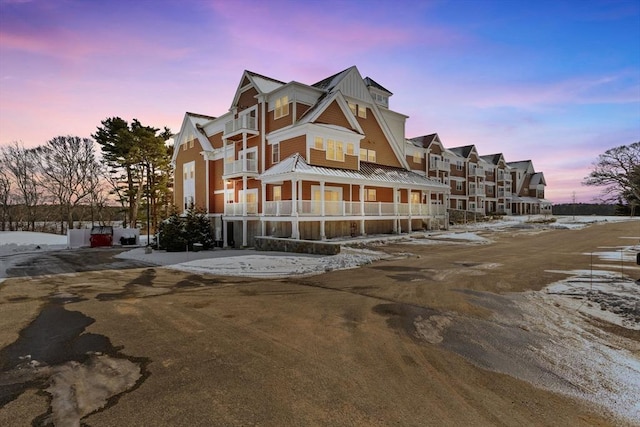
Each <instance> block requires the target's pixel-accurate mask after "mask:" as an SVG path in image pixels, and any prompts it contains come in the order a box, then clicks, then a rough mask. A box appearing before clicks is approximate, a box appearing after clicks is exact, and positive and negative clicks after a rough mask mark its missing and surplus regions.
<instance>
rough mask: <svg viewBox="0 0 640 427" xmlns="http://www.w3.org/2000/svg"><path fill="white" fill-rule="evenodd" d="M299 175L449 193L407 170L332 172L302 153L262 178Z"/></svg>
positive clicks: (368, 167) (364, 166)
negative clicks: (308, 160)
mask: <svg viewBox="0 0 640 427" xmlns="http://www.w3.org/2000/svg"><path fill="white" fill-rule="evenodd" d="M291 174H296V175H299V176H306V177H313V178H314V179H316V180H317V179H321V177H326V178H328V179H330V180H332V181H334V182H341V181H342V180H344V181H345V182H354V183H372V182H377V183H380V184H382V185H385V184H386V185H396V184H397V185H413V186H415V187H421V188H426V187H429V188H431V189H440V190H443V191H444V190H447V189H449V186H448V185H444V184H442V183H439V182H437V181H435V180H432V179H429V178H426V177H424V176H422V175H419V174H417V173H415V172H411V171H408V170H406V169H404V168H398V167H392V166H383V165H378V164H375V163H368V162H360V170H357V171H356V170H351V169H338V168H328V167H322V166H314V165H310V164H308V163H307V162H306V161H305V159H304V158H303V157H302V155H300V154H299V153H295V154H292V155H291V156H289V157H287V158H286V159H284V160H282V161H281V162H280V163H278V164H276V165H274V166H273V167H271V168H269V169H268V170H267V171H265V172H264V173H263V174H262V175H260V177H259V179H261V180H263V181H267V182H268V181H270V180H273V181H276V180H282V179H283V176H284V175H291Z"/></svg>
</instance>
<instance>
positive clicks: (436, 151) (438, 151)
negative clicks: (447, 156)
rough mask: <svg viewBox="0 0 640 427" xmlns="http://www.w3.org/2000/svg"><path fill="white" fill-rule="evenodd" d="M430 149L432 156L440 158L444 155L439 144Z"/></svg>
mask: <svg viewBox="0 0 640 427" xmlns="http://www.w3.org/2000/svg"><path fill="white" fill-rule="evenodd" d="M429 149H430V151H431V154H436V155H438V156H439V155H441V154H442V148H440V146H439V145H437V144H432V145H431V147H429Z"/></svg>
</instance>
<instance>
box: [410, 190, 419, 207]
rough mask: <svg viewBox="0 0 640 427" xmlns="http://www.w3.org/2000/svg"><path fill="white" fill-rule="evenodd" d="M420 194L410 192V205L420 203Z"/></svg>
mask: <svg viewBox="0 0 640 427" xmlns="http://www.w3.org/2000/svg"><path fill="white" fill-rule="evenodd" d="M420 199H421V197H420V193H418V192H417V191H412V192H411V203H413V204H414V205H415V204H416V203H420Z"/></svg>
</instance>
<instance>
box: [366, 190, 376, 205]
mask: <svg viewBox="0 0 640 427" xmlns="http://www.w3.org/2000/svg"><path fill="white" fill-rule="evenodd" d="M364 201H365V202H375V201H376V189H375V188H367V189H365V190H364Z"/></svg>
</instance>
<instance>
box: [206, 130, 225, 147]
mask: <svg viewBox="0 0 640 427" xmlns="http://www.w3.org/2000/svg"><path fill="white" fill-rule="evenodd" d="M208 139H209V142H210V143H211V146H212V147H213V148H221V147H222V132H220V133H216V134H214V135H211V136H210V137H209V138H208Z"/></svg>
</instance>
